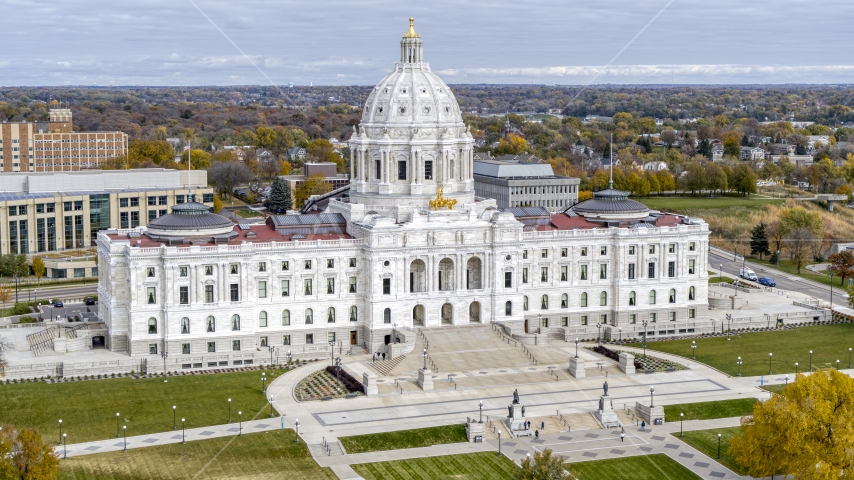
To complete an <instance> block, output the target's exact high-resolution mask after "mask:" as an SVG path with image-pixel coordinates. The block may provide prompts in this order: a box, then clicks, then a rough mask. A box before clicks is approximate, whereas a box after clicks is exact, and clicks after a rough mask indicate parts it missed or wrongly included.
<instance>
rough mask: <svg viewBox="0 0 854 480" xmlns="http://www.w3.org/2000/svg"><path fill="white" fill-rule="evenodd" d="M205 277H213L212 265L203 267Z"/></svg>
mask: <svg viewBox="0 0 854 480" xmlns="http://www.w3.org/2000/svg"><path fill="white" fill-rule="evenodd" d="M205 275H213V265H205Z"/></svg>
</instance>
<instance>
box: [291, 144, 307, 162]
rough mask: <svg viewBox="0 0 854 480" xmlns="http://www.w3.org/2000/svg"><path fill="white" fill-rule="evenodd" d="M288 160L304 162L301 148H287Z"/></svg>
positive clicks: (303, 150) (303, 152)
mask: <svg viewBox="0 0 854 480" xmlns="http://www.w3.org/2000/svg"><path fill="white" fill-rule="evenodd" d="M288 160H300V161H302V160H305V149H304V148H302V147H294V148H289V149H288Z"/></svg>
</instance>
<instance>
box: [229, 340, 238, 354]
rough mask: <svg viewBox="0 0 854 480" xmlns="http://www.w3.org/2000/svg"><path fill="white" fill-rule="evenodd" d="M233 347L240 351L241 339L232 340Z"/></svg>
mask: <svg viewBox="0 0 854 480" xmlns="http://www.w3.org/2000/svg"><path fill="white" fill-rule="evenodd" d="M231 349H232V350H233V351H235V352H239V351H240V340H232V341H231Z"/></svg>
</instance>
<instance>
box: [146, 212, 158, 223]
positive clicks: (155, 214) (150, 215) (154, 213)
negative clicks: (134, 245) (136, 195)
mask: <svg viewBox="0 0 854 480" xmlns="http://www.w3.org/2000/svg"><path fill="white" fill-rule="evenodd" d="M155 218H157V211H156V210H149V211H148V221H149V223H150V222H151V221H152V220H154V219H155Z"/></svg>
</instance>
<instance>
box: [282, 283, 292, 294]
mask: <svg viewBox="0 0 854 480" xmlns="http://www.w3.org/2000/svg"><path fill="white" fill-rule="evenodd" d="M290 294H291V281H290V280H282V296H283V297H287V296H290Z"/></svg>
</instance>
